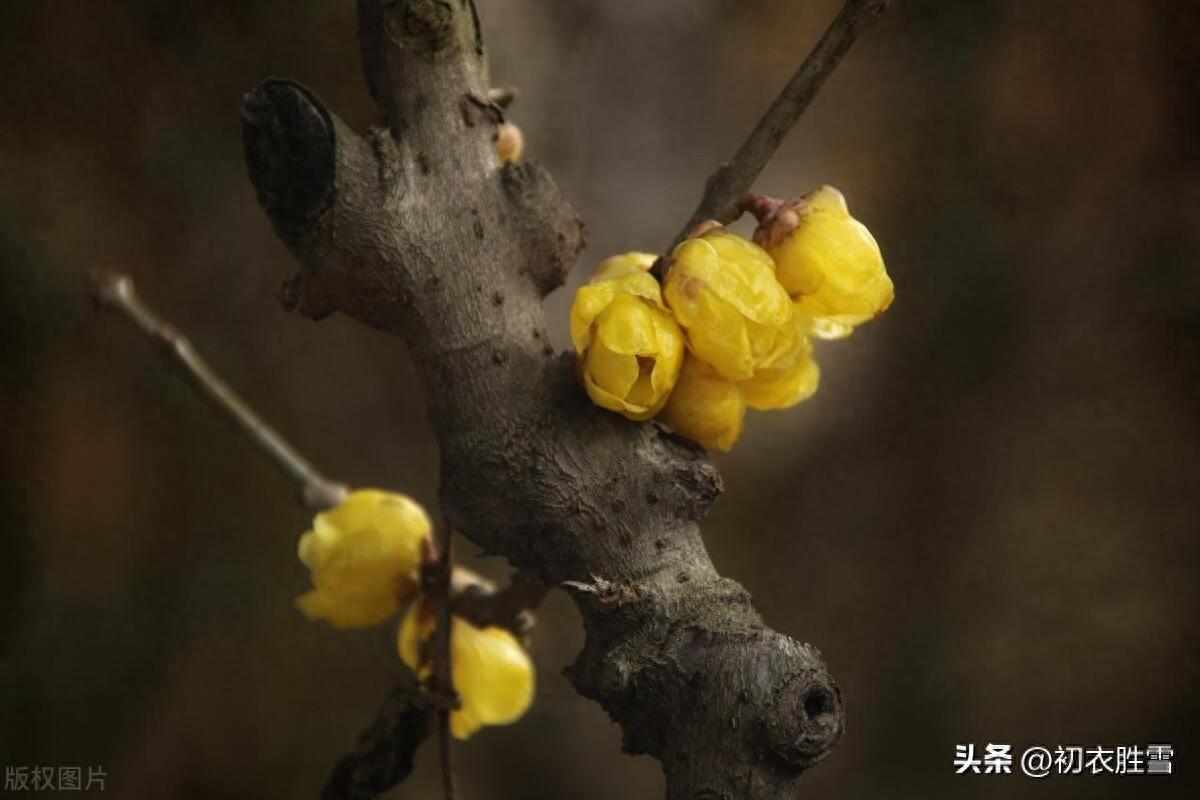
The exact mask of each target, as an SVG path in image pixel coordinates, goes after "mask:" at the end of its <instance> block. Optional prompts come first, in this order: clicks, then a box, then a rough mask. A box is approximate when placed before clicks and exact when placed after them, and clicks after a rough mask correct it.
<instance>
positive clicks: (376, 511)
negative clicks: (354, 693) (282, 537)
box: [296, 489, 431, 628]
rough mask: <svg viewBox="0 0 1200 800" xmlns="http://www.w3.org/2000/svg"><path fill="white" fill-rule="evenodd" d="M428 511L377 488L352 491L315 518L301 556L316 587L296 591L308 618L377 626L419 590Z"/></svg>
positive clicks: (344, 624) (302, 542)
mask: <svg viewBox="0 0 1200 800" xmlns="http://www.w3.org/2000/svg"><path fill="white" fill-rule="evenodd" d="M430 530H431V526H430V522H429V517H428V516H426V514H425V511H424V509H422V508H421V506H420V505H418V504H417V503H416V502H415V501H414V500H412V499H411V498H409V497H406V496H404V495H402V494H393V493H391V492H383V491H379V490H376V489H364V490H360V491H356V492H351V493H350V494H349V495H348V496H347V497H346V499H345V500H343V501H342V502H341V504H340V505H338V506H337V507H336V508H334V509H331V510H329V511H325V512H323V513H321V514H317V516H316V517H315V518H314V519H313V527H312V530H310V531H308V532H307V533H305V534H304V535H303V536H301V537H300V548H299V553H300V560H301V561H303V562H304V564H305V566H307V567H308V568H309V570H310V572H311V575H312V582H313V587H314V588H313V589H312V591H309V592H306V593H305V594H303V595H301V596H300V597H298V598H296V605H297V607H298V608H299V609H300V610H301V611H303V612H304V614H305V615H306V616H307V617H308V618H309V619H313V620H317V619H323V620H326V621H327V622H329V623H330V624H331V625H333V626H335V627H338V628H363V627H368V626H371V625H378V624H379V623H381V622H384V621H386V620H387V619H388V618H389V617H391V616H393V615H395V614H397V613H399V611H400V608H401V607H402V603H403V602H404V600H405V599H406V598H408V597H411V596H412V595H413V594H414V593H415V592H416V587H417V567H418V564H419V561H420V554H421V540H422V539H424V538H425V537H427V536H429V533H430Z"/></svg>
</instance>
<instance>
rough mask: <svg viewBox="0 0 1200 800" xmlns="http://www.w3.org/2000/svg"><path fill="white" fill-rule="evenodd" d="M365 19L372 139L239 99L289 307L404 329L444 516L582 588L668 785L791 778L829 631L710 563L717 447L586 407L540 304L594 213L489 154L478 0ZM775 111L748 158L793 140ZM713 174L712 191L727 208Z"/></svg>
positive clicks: (802, 755)
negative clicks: (374, 115) (770, 618)
mask: <svg viewBox="0 0 1200 800" xmlns="http://www.w3.org/2000/svg"><path fill="white" fill-rule="evenodd" d="M881 7H882V3H881V2H879V1H878V0H876V1H875V2H863V1H862V0H851V2H850V3H849V4H848V6H847V10H845V11H843V14H842V15H841V16H840V17H839V22H835V25H834V29H832V30H831V33H830V34H827V36H826V38H824V39H822V42H821V44H819V45H818V47H817V51H816V52H815V54H814V56H813V57H811V58H810V59H809V62H806V67H805V68H802V69H801V74H804V75H807V74H809V73H812V75H813V77H809V78H802V79H798V80H799V83H800V85H804V86H807V87H808V88H807V89H805V90H804V91H803V92H802V91H800V90H799V89H797V90H796V91H795V92H794V93H793V94H791V95H789V98H788V99H787V100H785V101H784V106H783V110H782V111H779V112H776V115H775V116H777V117H779V118H780V119H783V118H787V117H790V118H792V119H793V120H794V117H795V116H798V114H799V110H795V109H802V107H803V105H804V104H805V103H807V101H808V99H809V98H811V94H812V92H814V91H815V90H816V87H817V86H818V85H819V83H820V79H822V78H823V77H824V76H825V75H826V74H827V73H828V71H829V69H831V68H832V64H833V63H834V62H836V59H837V58H838V57H840V56H841V54H842V53H844V52H845V49H846V48H847V47H848V46H849V43H850V41H852V40H853V37H854V35H856V34H857V32H858V31H859V30H861V28H862V27H864V26H865V24H866V22H867V21H869V18H873V14H877V13H878V11H877V9H878V8H881ZM869 12H870V13H869ZM359 28H360V35H359V41H360V46H361V49H362V60H363V65H364V71H365V73H366V78H367V84H368V87H369V88H370V91H371V94H372V96H373V97H374V98H375V99H376V101H377V102H378V103H379V104H380V107H381V108H382V110H383V112H384V116H385V118H386V120H387V125H386V127H379V128H373V129H371V130H370V131H368V132H367V133H366V135H365V136H363V137H360V136H358V135H356V134H354V133H353V132H351V131H350V130H349V129H347V128H346V126H345V125H343V124H342V123H341V122H340V121H338V120H337V118H336V117H335V116H334V115H333V114H332V113H331V112H329V111H328V110H327V109H326V108H325V107H324V106H323V105H322V104H321V102H320V101H319V100H318V99H317V98H316V97H315V96H313V95H312V93H311V92H309V91H308V90H306V89H304V88H303V87H300V86H298V85H297V84H293V83H287V82H282V81H268V82H265V83H263V84H261V85H260V86H259V87H258V88H256V89H254V90H253V91H251V92H250V93H249V94H248V95H247V96H246V99H245V102H244V105H243V118H244V122H245V129H244V130H245V142H246V160H247V164H248V167H249V172H250V176H251V179H252V181H253V182H254V184H255V187H256V189H257V190H258V194H259V198H260V201H261V203H262V205H263V207H264V208H265V210H266V211H267V213H268V216H269V217H270V218H271V220H272V223H273V224H274V226H275V228H276V230H277V231H278V233H279V234H280V237H281V238H282V239H283V240H284V242H285V243H287V244H288V246H289V247H290V248H291V250H292V252H293V253H294V255H295V256H296V258H297V259H298V261H299V262H300V264H301V270H300V272H299V274H298V275H297V276H296V277H295V278H294V279H293V280H292V281H290V282H289V284H288V286H287V287H286V288H285V291H284V301H285V305H286V306H287V307H289V308H294V309H297V310H299V311H301V312H302V313H305V314H308V315H309V316H312V317H315V318H319V317H321V316H324V315H325V314H328V313H331V312H332V311H338V310H340V311H343V312H345V313H348V314H350V315H351V316H353V317H355V318H357V319H359V320H360V321H362V322H364V323H366V324H369V325H372V326H375V327H378V328H380V329H383V330H386V331H390V332H393V333H396V334H398V335H400V336H402V337H403V338H404V339H405V340H406V342H407V343H408V346H409V351H410V353H411V355H412V360H413V363H414V365H415V367H416V369H417V372H418V375H419V377H420V380H421V382H422V384H423V385H424V388H425V395H426V407H427V412H428V415H429V419H430V421H431V423H432V425H433V428H434V432H435V434H436V436H437V439H438V442H439V445H440V449H441V494H440V496H441V504H442V511H443V514H444V516H445V518H446V520H447V522H448V523H449V524H450V525H451V526H453V527H454V528H455V529H456V530H458V531H461V532H462V533H463V534H464V535H465V536H467V537H468V538H470V539H472V540H473V541H474V542H475V543H477V544H478V545H480V546H481V547H483V548H484V549H485V550H486V551H488V552H491V553H497V554H500V555H503V556H505V557H506V558H507V559H508V560H509V561H510V562H511V563H512V564H513V566H514V567H516V568H517V569H518V570H519V571H520V572H522V573H526V574H528V575H532V576H535V577H536V579H537V580H538V581H540V582H541V583H542V584H544V585H550V586H554V585H560V584H566V585H567V586H568V588H569V589H570V591H571V596H572V597H573V599H574V600H575V602H576V604H577V606H578V607H579V609H580V612H581V614H582V617H583V621H584V627H585V630H586V634H587V635H586V641H585V644H584V648H583V651H582V652H581V653H580V654H579V657H578V658H577V660H576V662H575V664H574V665H573V666H572V667H571V669H570V670H569V676H570V678H571V680H572V682H573V683H574V685H575V687H576V689H577V690H578V691H579V692H580V693H581V694H583V695H584V696H587V697H590V698H592V699H595V700H597V701H598V702H600V703H601V704H602V705H603V706H604V708H605V709H606V710H607V711H608V712H609V713H610V715H611V716H612V717H613V718H614V719H615V720H616V721H617V722H618V723H620V725H621V727H622V729H623V732H624V747H625V750H626V751H628V752H630V753H649V754H651V755H653V756H655V757H656V758H658V759H660V760H661V761H662V764H663V769H664V771H665V772H666V776H667V795H668V798H670V799H671V800H676V799H678V800H683V799H684V798H688V800H692V799H693V798H713V799H714V800H715V799H716V798H721V797H729V798H732V797H737V798H763V799H764V800H765V799H767V798H790V797H793V796H794V795H795V792H796V782H797V779H798V778H799V775H800V773H801V772H802V771H803V770H804V769H806V768H807V767H808V766H810V765H811V764H813V763H815V762H816V761H818V760H820V759H821V758H822V757H823V756H824V755H825V754H827V753H828V752H829V751H830V750H831V749H832V748H833V746H834V745H835V744H836V743H837V741H838V740H839V738H840V737H841V734H842V729H843V716H842V707H841V694H840V691H839V690H838V688H837V686H836V684H835V683H834V682H833V680H832V679H831V678H830V676H829V674H828V673H827V672H826V670H825V667H824V665H823V664H822V662H821V659H820V654H819V653H818V652H817V650H816V649H815V648H813V647H811V646H810V645H807V644H801V643H798V642H796V641H794V640H792V639H790V638H788V637H787V636H784V635H781V634H779V633H776V632H775V631H772V630H770V629H769V628H768V627H766V626H765V625H764V624H763V621H762V619H761V618H760V617H759V615H758V613H757V612H756V611H755V610H754V609H753V607H752V606H751V604H750V596H749V594H748V593H747V592H746V591H745V590H744V589H743V588H742V587H741V586H739V585H738V584H737V583H735V582H733V581H731V580H728V579H725V578H722V577H721V576H720V575H718V574H717V572H716V570H715V568H714V567H713V565H712V562H711V560H710V559H709V556H708V554H707V552H706V550H705V548H704V544H703V541H702V539H701V537H700V531H699V521H700V520H701V519H702V518H703V517H704V516H705V514H706V513H707V511H708V509H709V507H710V506H711V504H712V503H713V501H714V500H715V499H716V497H717V495H718V494H719V493H720V491H721V481H720V477H719V475H718V474H717V472H716V470H715V468H714V467H713V466H712V464H711V463H710V462H709V461H708V460H707V459H706V458H705V456H704V454H703V453H702V452H700V451H699V450H698V449H696V448H695V447H694V446H692V445H690V444H688V443H686V442H683V441H682V440H680V439H678V438H676V437H674V436H672V435H670V434H667V433H666V432H665V431H663V430H662V429H660V428H658V427H657V426H655V425H653V424H634V423H630V422H629V421H627V420H625V419H623V418H621V417H619V416H618V415H615V414H612V413H609V412H606V411H603V410H601V409H598V408H597V407H595V406H594V405H592V404H591V403H590V402H588V400H587V398H586V396H585V394H584V392H583V391H582V390H581V389H580V387H579V384H578V381H577V378H576V376H575V372H574V358H572V357H570V356H562V357H557V356H555V355H554V353H553V351H552V350H551V348H550V347H549V346H548V345H547V341H548V340H547V337H546V330H545V321H544V319H543V316H542V299H543V297H544V296H545V295H546V294H547V293H548V292H549V291H551V290H552V289H553V288H554V287H555V286H557V285H559V284H560V283H561V281H562V278H563V276H564V275H565V274H566V270H567V269H568V268H569V266H570V264H571V262H572V261H573V259H574V258H575V256H576V255H577V254H578V252H579V250H580V249H581V247H582V245H583V236H582V225H581V223H580V222H579V220H578V218H577V217H576V215H575V213H574V211H573V210H572V209H571V207H570V205H569V204H568V203H567V202H566V201H565V200H564V199H563V198H562V197H561V196H560V194H559V192H558V190H557V188H556V187H555V185H554V182H553V181H552V180H551V178H550V177H549V175H548V174H546V172H545V171H544V170H543V169H542V168H541V167H539V166H538V165H537V164H536V162H531V161H527V162H524V163H521V164H516V165H512V164H510V165H506V166H503V167H502V166H501V165H500V164H499V163H498V161H497V158H496V154H495V152H494V149H493V141H492V137H493V135H494V132H495V125H496V121H497V119H496V115H495V114H492V113H489V109H487V108H485V107H482V106H481V104H480V103H479V99H480V98H485V97H487V93H488V87H489V85H490V82H489V78H488V75H487V66H486V60H485V59H484V56H483V48H482V43H481V39H480V36H479V26H478V22H477V19H476V17H475V9H474V4H473V3H472V2H471V0H408V2H404V3H397V2H386V0H359ZM485 105H486V104H485ZM788 109H793V110H788ZM768 116H769V117H770V118H771V119H775V116H771V114H770V113H769V115H768ZM765 124H766V125H767V126H768V127H767V128H766V129H765V130H767V131H768V133H764V134H759V135H758V136H757V137H756V136H754V135H752V140H753V141H754V142H758V141H759V138H761V137H765V138H763V139H762V142H761V143H758V144H752V145H749V146H748V149H747V148H744V149H747V155H746V156H745V157H744V159H743V160H744V161H745V163H746V164H748V165H749V166H748V167H745V168H741V169H742V172H743V173H744V174H749V171H753V174H754V175H757V174H758V171H760V170H761V169H762V165H763V164H765V162H766V159H767V158H768V157H769V155H770V151H772V150H773V149H774V145H772V144H771V142H772V141H774V142H775V144H777V143H778V142H777V140H778V139H779V138H782V132H778V133H772V132H771V131H773V130H774V129H773V128H772V127H771V125H772V123H771V122H767V123H765ZM788 124H789V125H790V123H788ZM735 161H737V159H735ZM738 163H741V162H738ZM314 165H315V166H314ZM323 165H329V169H325V168H324V166H323ZM728 171H729V172H732V173H733V174H735V175H736V174H739V173H738V172H737V171H736V170H733V169H732V168H731V169H730V170H728ZM315 178H322V180H323V183H322V182H320V181H316V182H314V179H315ZM743 179H744V178H743ZM752 179H753V178H752V177H751V178H750V180H752ZM292 186H295V187H296V189H297V191H288V190H287V189H288V187H292ZM721 186H726V184H725V183H723V182H722V181H718V182H717V186H716V188H714V190H713V192H712V197H713V198H714V199H715V200H721V199H722V198H723V197H725V196H726V195H728V196H729V197H732V199H733V201H734V202H735V203H736V199H737V196H738V194H739V193H740V192H739V191H737V187H736V186H735V185H734V184H732V183H731V184H729V185H728V186H729V187H732V188H728V187H727V188H726V189H721ZM300 189H303V191H299V190H300Z"/></svg>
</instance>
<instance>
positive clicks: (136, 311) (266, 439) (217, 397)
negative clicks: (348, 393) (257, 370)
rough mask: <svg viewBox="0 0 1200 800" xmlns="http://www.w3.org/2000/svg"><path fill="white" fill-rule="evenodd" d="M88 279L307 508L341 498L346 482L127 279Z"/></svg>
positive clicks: (104, 275) (104, 302)
mask: <svg viewBox="0 0 1200 800" xmlns="http://www.w3.org/2000/svg"><path fill="white" fill-rule="evenodd" d="M91 279H92V296H93V297H94V298H95V300H96V302H97V303H99V304H100V305H101V306H103V307H105V308H111V309H115V310H117V311H120V312H121V313H123V314H124V315H125V316H126V317H127V318H129V320H130V321H132V322H133V324H134V325H136V326H137V328H138V330H140V331H141V332H142V333H143V334H144V335H145V336H146V337H147V338H149V339H150V340H151V341H153V342H154V343H155V344H157V345H159V346H161V347H162V348H163V350H164V352H165V353H166V354H167V356H168V357H169V358H171V359H172V361H173V362H174V363H175V364H177V365H178V366H180V367H182V368H183V371H184V373H185V374H186V375H187V377H188V378H189V379H191V381H192V384H193V385H194V386H196V388H198V389H199V390H200V393H201V394H203V395H204V396H205V397H206V398H208V400H209V401H211V402H212V404H213V405H214V406H216V408H217V410H219V411H220V412H222V413H223V414H224V415H225V416H226V417H228V418H229V419H231V420H233V422H234V423H235V424H237V426H238V427H239V428H241V430H242V432H243V433H245V434H246V436H248V437H249V438H250V440H251V441H252V442H254V444H256V445H257V446H258V449H259V450H261V451H262V452H263V453H265V454H266V455H267V456H268V457H269V458H270V459H271V460H272V461H274V462H275V463H276V464H277V465H278V466H279V467H281V468H282V469H283V471H284V472H286V473H287V474H288V475H289V476H290V477H291V478H292V480H294V481H295V482H296V483H298V484H299V485H300V497H301V500H302V501H303V503H304V504H305V505H306V506H308V507H309V508H313V509H317V510H323V509H327V508H333V507H334V506H336V505H337V504H338V503H340V502H341V501H342V500H343V499H344V498H345V496H346V491H347V490H346V487H345V486H343V485H342V484H340V483H337V482H336V481H331V480H329V479H328V478H326V477H325V476H324V475H322V474H321V473H320V472H319V471H317V469H316V467H314V466H313V465H312V464H310V463H309V462H308V460H307V459H306V458H304V456H302V455H300V453H299V452H298V451H297V450H296V448H294V447H292V445H291V444H289V443H288V442H287V440H286V439H284V438H283V437H282V436H280V435H279V432H278V431H276V430H275V429H274V428H272V427H271V426H270V425H268V424H267V422H266V421H265V420H264V419H263V418H262V417H260V416H259V415H258V414H257V413H255V411H254V409H252V408H251V407H250V406H249V405H248V404H247V403H246V401H245V400H243V399H242V398H241V396H240V395H238V393H237V392H235V391H234V390H233V388H232V387H231V386H230V385H229V384H227V383H226V382H225V381H224V380H222V378H221V376H220V375H218V374H217V373H216V371H215V370H213V368H212V367H211V366H210V365H209V363H208V362H207V361H206V360H205V359H204V358H203V357H202V356H201V355H200V354H199V353H198V352H196V348H194V347H193V346H192V343H191V342H190V341H188V339H187V337H185V336H184V335H183V334H181V333H180V332H179V331H178V330H176V329H175V327H174V326H172V325H171V324H170V323H168V322H166V321H165V320H164V319H163V318H162V317H160V316H158V314H156V313H155V312H154V311H153V310H152V309H151V308H150V307H149V306H148V305H146V303H145V302H144V301H143V300H142V298H141V297H139V296H138V294H137V291H136V290H135V289H134V285H133V279H132V278H130V277H129V276H128V275H123V274H120V273H112V272H95V273H93V274H92V276H91Z"/></svg>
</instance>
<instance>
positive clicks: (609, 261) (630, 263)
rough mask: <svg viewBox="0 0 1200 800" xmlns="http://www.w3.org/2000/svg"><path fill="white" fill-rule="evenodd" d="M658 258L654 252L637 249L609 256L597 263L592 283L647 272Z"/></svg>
mask: <svg viewBox="0 0 1200 800" xmlns="http://www.w3.org/2000/svg"><path fill="white" fill-rule="evenodd" d="M657 260H658V256H656V255H654V254H653V253H640V252H637V251H634V252H631V253H622V254H621V255H618V256H609V257H608V258H606V259H604V260H603V261H601V262H600V263H599V264H597V265H596V271H595V272H593V273H592V283H599V282H600V281H611V280H613V279H615V278H624V277H625V276H627V275H636V274H637V273H639V272H647V271H649V269H650V268H651V267H652V266H654V262H655V261H657Z"/></svg>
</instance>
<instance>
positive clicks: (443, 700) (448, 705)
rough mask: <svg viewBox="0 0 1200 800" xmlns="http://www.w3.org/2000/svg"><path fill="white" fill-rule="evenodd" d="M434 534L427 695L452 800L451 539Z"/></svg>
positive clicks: (445, 788) (427, 578)
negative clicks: (433, 705) (433, 710)
mask: <svg viewBox="0 0 1200 800" xmlns="http://www.w3.org/2000/svg"><path fill="white" fill-rule="evenodd" d="M434 535H435V536H436V537H437V538H436V541H435V542H434V543H433V547H434V555H433V558H432V559H430V560H427V561H426V564H427V565H428V569H427V571H426V574H425V575H424V584H425V585H424V587H423V588H424V590H425V596H426V597H427V598H428V600H429V602H430V603H431V604H432V606H433V615H434V630H433V636H432V637H431V638H430V641H429V650H430V657H431V659H432V661H433V672H432V674H431V675H430V676H429V685H428V688H429V693H430V695H431V696H432V697H433V700H434V702H435V703H436V704H437V707H438V711H437V728H438V750H439V752H440V754H441V766H442V792H443V794H444V795H445V798H446V800H455V797H456V792H455V788H454V750H453V741H452V739H451V737H450V712H451V711H452V710H453V709H454V708H456V707H457V706H458V702H459V699H458V692H457V691H455V688H454V678H453V675H452V672H451V666H452V665H451V660H450V658H451V656H450V637H451V635H452V633H451V631H452V630H453V628H452V626H451V612H450V599H451V598H450V589H451V585H452V582H453V574H454V536H453V533H452V531H451V530H450V527H449V526H448V525H439V526H437V530H436V531H435V533H434Z"/></svg>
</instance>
